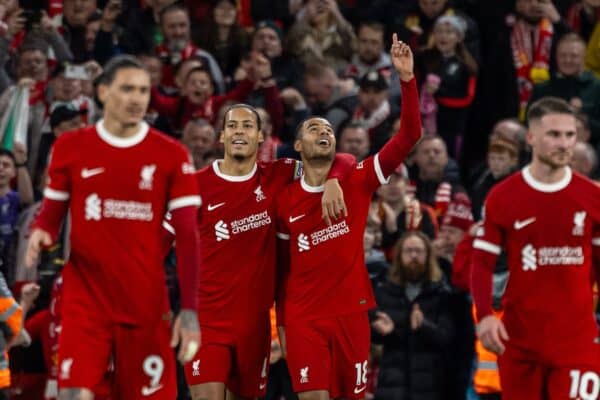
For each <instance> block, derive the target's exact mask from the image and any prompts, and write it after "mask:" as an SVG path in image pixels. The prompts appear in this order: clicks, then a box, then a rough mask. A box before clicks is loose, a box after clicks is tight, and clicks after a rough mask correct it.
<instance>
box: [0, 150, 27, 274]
mask: <svg viewBox="0 0 600 400" xmlns="http://www.w3.org/2000/svg"><path fill="white" fill-rule="evenodd" d="M26 161H27V153H26V151H25V147H24V146H23V145H22V144H21V143H15V144H14V152H10V151H8V150H5V149H0V269H1V271H2V274H3V275H4V276H5V277H8V276H10V273H9V272H11V270H12V268H13V266H11V265H9V257H8V252H9V251H10V249H11V246H12V245H13V243H12V241H13V238H14V231H15V227H16V225H17V218H18V216H19V212H20V211H21V209H23V208H26V207H27V206H29V205H30V204H33V187H32V185H31V177H30V176H29V172H27V168H26ZM15 178H16V183H17V191H15V190H13V189H12V188H11V181H12V180H13V179H15Z"/></svg>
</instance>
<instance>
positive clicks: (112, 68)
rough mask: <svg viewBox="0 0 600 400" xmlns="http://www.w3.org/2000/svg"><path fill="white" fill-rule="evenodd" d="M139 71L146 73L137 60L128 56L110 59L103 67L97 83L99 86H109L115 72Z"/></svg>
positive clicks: (142, 65)
mask: <svg viewBox="0 0 600 400" xmlns="http://www.w3.org/2000/svg"><path fill="white" fill-rule="evenodd" d="M129 68H134V69H141V70H142V71H145V72H148V70H147V69H146V67H145V66H144V64H142V62H141V61H140V60H138V59H137V58H135V57H133V56H130V55H120V56H116V57H113V58H111V59H110V61H108V62H107V63H106V65H105V66H104V71H103V72H102V75H100V77H99V78H98V83H99V84H101V85H110V84H111V83H112V82H113V81H114V80H115V76H116V75H117V72H119V70H122V69H129Z"/></svg>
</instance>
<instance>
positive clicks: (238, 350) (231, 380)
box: [184, 312, 271, 397]
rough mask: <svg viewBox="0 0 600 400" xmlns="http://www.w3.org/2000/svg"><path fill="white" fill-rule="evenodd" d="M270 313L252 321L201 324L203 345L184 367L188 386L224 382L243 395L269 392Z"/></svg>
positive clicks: (255, 395) (254, 395) (228, 387)
mask: <svg viewBox="0 0 600 400" xmlns="http://www.w3.org/2000/svg"><path fill="white" fill-rule="evenodd" d="M270 323H271V322H270V317H269V312H266V313H265V314H264V315H261V316H258V317H256V318H254V319H252V320H251V321H243V322H232V321H226V322H211V323H206V324H203V323H200V332H201V334H202V345H201V346H200V350H198V353H197V354H196V358H195V359H193V360H192V361H191V362H189V363H187V364H186V365H185V367H184V369H185V377H186V380H187V383H188V385H190V386H193V385H200V384H203V383H209V382H220V383H224V384H225V386H226V387H227V389H229V390H230V391H231V392H233V393H234V394H235V395H237V396H240V397H263V396H264V395H265V393H266V387H267V378H268V368H269V353H270V351H271V325H270Z"/></svg>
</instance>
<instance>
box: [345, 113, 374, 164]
mask: <svg viewBox="0 0 600 400" xmlns="http://www.w3.org/2000/svg"><path fill="white" fill-rule="evenodd" d="M369 146H370V145H369V134H368V132H367V130H366V129H365V127H364V125H363V124H361V123H359V122H353V123H351V124H348V125H346V126H345V127H344V128H343V129H342V132H341V133H340V137H339V140H338V150H339V151H341V152H342V153H350V154H352V155H353V156H354V157H355V158H356V161H357V162H360V161H362V160H364V159H365V158H367V156H368V155H369Z"/></svg>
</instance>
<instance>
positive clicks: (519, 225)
mask: <svg viewBox="0 0 600 400" xmlns="http://www.w3.org/2000/svg"><path fill="white" fill-rule="evenodd" d="M534 222H535V217H531V218H527V219H525V220H523V221H518V220H517V221H515V230H517V231H518V230H519V229H523V228H525V227H526V226H527V225H529V224H532V223H534Z"/></svg>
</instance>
